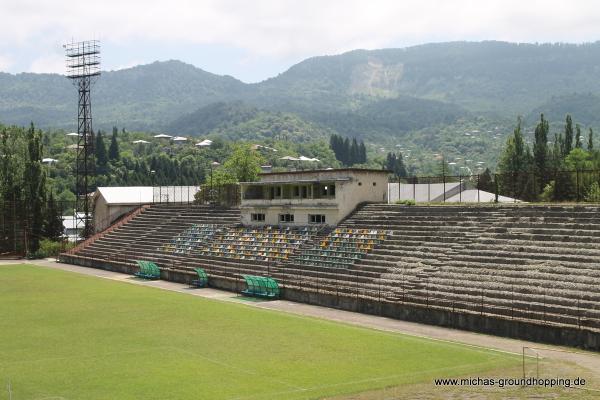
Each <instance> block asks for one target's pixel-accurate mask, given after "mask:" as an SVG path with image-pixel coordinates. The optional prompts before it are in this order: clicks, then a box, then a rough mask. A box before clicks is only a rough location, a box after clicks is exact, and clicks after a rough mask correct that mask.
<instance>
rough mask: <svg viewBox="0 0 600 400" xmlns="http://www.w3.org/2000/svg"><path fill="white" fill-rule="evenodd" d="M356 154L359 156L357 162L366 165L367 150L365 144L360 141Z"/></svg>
mask: <svg viewBox="0 0 600 400" xmlns="http://www.w3.org/2000/svg"><path fill="white" fill-rule="evenodd" d="M358 154H359V156H360V158H359V161H358V162H359V163H360V164H366V163H367V148H366V147H365V142H363V141H362V140H361V141H360V145H359V149H358Z"/></svg>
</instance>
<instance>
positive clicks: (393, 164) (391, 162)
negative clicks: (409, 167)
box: [385, 153, 408, 178]
mask: <svg viewBox="0 0 600 400" xmlns="http://www.w3.org/2000/svg"><path fill="white" fill-rule="evenodd" d="M385 169H387V170H388V171H392V172H393V173H394V175H396V176H397V177H399V178H405V177H406V176H407V175H408V173H407V171H406V166H405V165H404V159H403V157H402V153H398V155H396V154H395V153H388V154H387V158H386V163H385Z"/></svg>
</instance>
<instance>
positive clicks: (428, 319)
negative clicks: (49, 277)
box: [60, 255, 600, 351]
mask: <svg viewBox="0 0 600 400" xmlns="http://www.w3.org/2000/svg"><path fill="white" fill-rule="evenodd" d="M60 261H61V262H66V263H69V264H76V265H82V266H85V267H92V268H100V269H105V270H108V271H115V272H122V273H126V274H134V273H135V272H137V270H138V268H137V267H136V266H133V265H130V264H125V263H118V262H108V261H103V260H90V259H80V258H78V257H72V256H69V255H61V256H60ZM161 279H164V280H168V281H173V282H179V283H189V282H190V281H191V280H192V279H195V274H194V273H192V272H190V271H187V270H180V269H176V268H164V269H162V270H161ZM209 285H210V286H211V287H215V288H218V289H223V290H229V291H232V292H240V291H241V290H242V289H243V288H244V282H243V279H242V278H241V277H240V279H232V278H226V277H215V276H209ZM281 296H282V298H283V299H285V300H290V301H296V302H299V303H307V304H314V305H319V306H324V307H330V308H337V309H341V310H347V311H355V312H360V313H364V314H373V315H381V316H384V317H388V318H394V319H400V320H405V321H412V322H418V323H424V324H429V325H438V326H444V327H449V328H455V329H463V330H468V331H474V332H482V333H487V334H492V335H496V336H505V337H510V338H516V339H522V340H528V341H532V342H539V343H549V344H554V345H564V346H571V347H579V348H583V349H586V350H594V351H600V333H599V332H594V331H590V330H586V329H585V328H582V329H577V328H571V327H561V326H553V325H545V324H539V323H535V322H528V321H522V320H511V319H503V318H498V317H495V316H490V315H485V314H475V313H473V314H470V313H464V312H453V311H451V310H442V309H433V308H427V307H423V306H416V305H410V304H400V303H391V302H387V301H381V302H380V301H377V300H372V299H365V298H361V297H356V296H353V295H348V294H345V295H344V294H330V293H317V292H312V291H310V292H309V291H305V290H300V289H296V288H282V290H281Z"/></svg>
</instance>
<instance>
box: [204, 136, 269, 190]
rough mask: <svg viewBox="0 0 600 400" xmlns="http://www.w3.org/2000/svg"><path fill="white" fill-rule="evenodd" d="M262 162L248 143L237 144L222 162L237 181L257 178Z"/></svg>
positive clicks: (258, 154) (250, 180)
mask: <svg viewBox="0 0 600 400" xmlns="http://www.w3.org/2000/svg"><path fill="white" fill-rule="evenodd" d="M263 162H264V159H263V157H262V156H261V155H260V153H259V152H257V151H255V150H252V148H251V147H250V146H248V145H238V146H236V148H235V149H234V151H233V153H232V154H231V156H230V157H229V158H228V159H227V160H226V161H225V162H224V163H223V167H224V169H225V170H226V171H227V172H229V173H230V174H231V176H233V177H235V179H236V181H237V182H254V181H256V180H258V174H260V171H261V168H260V166H261V165H262V163H263ZM213 173H214V171H213Z"/></svg>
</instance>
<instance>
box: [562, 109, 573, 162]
mask: <svg viewBox="0 0 600 400" xmlns="http://www.w3.org/2000/svg"><path fill="white" fill-rule="evenodd" d="M564 140H565V141H564V148H563V153H562V155H563V158H565V157H566V156H567V155H569V153H570V152H571V150H573V120H572V119H571V116H570V115H568V114H567V120H566V124H565V138H564Z"/></svg>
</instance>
